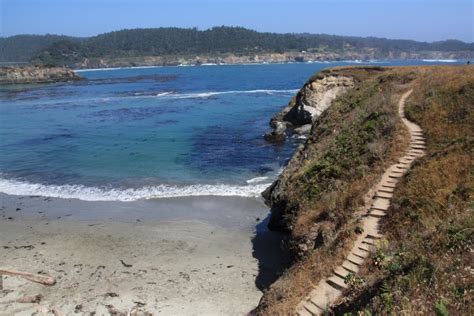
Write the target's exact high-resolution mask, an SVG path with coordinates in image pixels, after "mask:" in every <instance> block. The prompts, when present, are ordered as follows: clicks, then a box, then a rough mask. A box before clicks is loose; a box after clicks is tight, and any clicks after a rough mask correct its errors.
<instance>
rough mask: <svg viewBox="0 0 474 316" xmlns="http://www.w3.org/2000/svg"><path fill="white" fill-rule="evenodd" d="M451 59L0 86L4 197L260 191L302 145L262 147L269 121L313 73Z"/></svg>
mask: <svg viewBox="0 0 474 316" xmlns="http://www.w3.org/2000/svg"><path fill="white" fill-rule="evenodd" d="M447 62H449V63H450V64H452V63H453V62H456V61H449V60H448V61H436V60H435V61H390V62H384V61H372V62H366V63H365V62H325V63H295V64H267V65H219V66H196V67H143V68H140V67H138V68H124V69H99V70H85V71H79V72H78V74H79V75H80V76H82V77H84V78H85V80H83V81H80V82H76V83H56V84H35V85H14V86H0V192H2V193H6V194H12V195H37V196H48V197H58V198H76V199H81V200H87V201H134V200H141V199H150V198H167V197H181V196H203V195H215V196H259V195H260V193H261V192H262V191H263V190H264V189H265V188H266V187H267V186H268V185H269V184H270V183H271V182H272V181H273V180H274V179H275V178H276V177H277V176H278V174H279V173H280V171H281V169H282V168H283V167H284V165H285V164H286V163H287V161H288V160H289V159H290V158H291V155H292V153H293V151H294V149H295V147H296V146H297V145H298V144H299V143H301V142H302V141H303V140H298V139H296V138H289V139H288V141H287V142H285V143H284V144H283V145H274V144H270V143H267V142H266V141H265V140H264V139H263V134H264V133H265V132H266V131H268V130H269V125H268V123H269V120H270V118H271V117H272V116H273V115H274V114H275V113H277V112H278V111H279V110H281V109H282V108H283V107H284V106H286V104H287V103H288V101H289V100H290V98H291V97H292V96H293V95H294V94H295V93H296V92H297V91H298V89H299V88H301V86H302V85H303V84H304V82H305V81H306V80H307V79H308V78H309V77H310V76H311V75H313V74H314V73H315V72H317V71H320V70H322V69H324V68H328V67H334V66H343V65H351V64H356V65H363V64H371V65H378V66H386V65H420V64H429V65H433V64H444V63H447ZM459 63H461V62H459Z"/></svg>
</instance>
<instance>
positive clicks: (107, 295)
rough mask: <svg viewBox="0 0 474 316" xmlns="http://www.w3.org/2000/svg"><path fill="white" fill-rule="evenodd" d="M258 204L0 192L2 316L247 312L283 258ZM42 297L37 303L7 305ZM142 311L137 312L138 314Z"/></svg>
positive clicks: (235, 199) (206, 199)
mask: <svg viewBox="0 0 474 316" xmlns="http://www.w3.org/2000/svg"><path fill="white" fill-rule="evenodd" d="M267 214H268V209H267V208H266V207H265V206H264V205H263V203H262V201H260V200H258V199H253V198H241V197H192V198H191V197H190V198H173V199H160V200H148V201H136V202H86V201H80V200H64V199H50V198H44V197H27V196H10V195H5V194H0V258H1V259H0V267H8V268H14V269H17V270H22V271H28V272H33V273H45V274H48V275H51V276H54V277H56V278H57V284H56V285H54V286H43V285H39V284H35V283H32V282H30V281H26V280H23V279H20V278H18V277H11V276H9V277H7V276H3V280H4V281H3V288H4V290H3V291H0V315H11V314H12V313H14V312H15V311H23V312H24V313H26V314H28V313H29V314H28V315H30V314H31V313H32V312H34V311H35V310H36V309H38V308H39V307H40V306H44V307H45V308H46V309H50V308H53V307H54V306H56V307H59V309H61V310H62V311H63V312H64V313H66V314H71V315H81V314H82V315H92V314H93V313H96V315H109V314H112V313H113V312H116V311H119V312H122V313H127V312H130V311H134V310H135V311H140V313H142V314H143V313H144V312H145V311H147V312H150V313H153V314H155V315H245V314H246V313H248V312H249V311H250V310H251V309H252V308H254V307H255V306H256V305H257V303H258V301H259V299H260V297H261V290H262V289H263V288H264V287H265V286H266V285H268V284H269V283H270V282H271V281H272V280H273V279H274V278H275V271H276V269H277V268H278V267H279V266H280V263H281V253H279V240H280V238H281V236H280V235H278V234H274V233H271V232H268V231H267V230H266V229H265V226H266V225H265V223H264V222H263V219H264V218H265V217H266V216H267ZM34 294H42V295H43V298H42V300H41V302H40V303H39V304H25V303H7V304H3V303H5V302H7V301H13V300H15V299H16V298H18V297H20V296H24V295H34ZM140 313H139V314H140Z"/></svg>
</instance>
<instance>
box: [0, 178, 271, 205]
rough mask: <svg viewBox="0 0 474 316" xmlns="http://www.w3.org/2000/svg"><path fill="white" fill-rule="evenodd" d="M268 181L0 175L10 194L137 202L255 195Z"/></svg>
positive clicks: (4, 190) (1, 188) (3, 189)
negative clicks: (50, 179)
mask: <svg viewBox="0 0 474 316" xmlns="http://www.w3.org/2000/svg"><path fill="white" fill-rule="evenodd" d="M268 185H270V183H265V184H264V183H261V184H254V185H229V184H216V185H211V184H195V185H188V186H173V185H165V184H161V185H156V186H146V187H141V188H137V189H115V188H100V187H87V186H84V185H44V184H39V183H30V182H26V181H18V180H12V179H2V178H0V192H2V193H6V194H10V195H40V196H45V197H54V198H63V199H79V200H84V201H123V202H128V201H136V200H144V199H155V198H171V197H185V196H209V195H213V196H244V197H258V196H259V195H260V193H261V192H262V191H263V190H265V189H266V188H267V187H268Z"/></svg>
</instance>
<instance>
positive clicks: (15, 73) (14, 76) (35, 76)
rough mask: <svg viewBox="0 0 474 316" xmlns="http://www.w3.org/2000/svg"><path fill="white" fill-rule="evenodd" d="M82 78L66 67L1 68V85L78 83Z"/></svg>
mask: <svg viewBox="0 0 474 316" xmlns="http://www.w3.org/2000/svg"><path fill="white" fill-rule="evenodd" d="M81 79H82V78H81V77H79V76H77V75H76V73H75V72H74V71H72V70H71V69H69V68H65V67H51V68H46V67H29V66H28V67H1V68H0V84H17V83H48V82H62V81H77V80H81Z"/></svg>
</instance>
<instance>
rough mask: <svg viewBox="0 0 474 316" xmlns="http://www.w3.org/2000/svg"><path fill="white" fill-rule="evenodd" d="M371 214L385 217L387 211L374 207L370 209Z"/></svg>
mask: <svg viewBox="0 0 474 316" xmlns="http://www.w3.org/2000/svg"><path fill="white" fill-rule="evenodd" d="M369 215H370V216H373V217H379V218H380V217H385V216H387V213H385V211H382V210H375V209H372V210H370V213H369Z"/></svg>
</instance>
